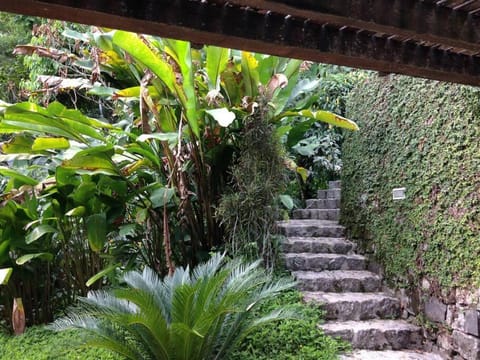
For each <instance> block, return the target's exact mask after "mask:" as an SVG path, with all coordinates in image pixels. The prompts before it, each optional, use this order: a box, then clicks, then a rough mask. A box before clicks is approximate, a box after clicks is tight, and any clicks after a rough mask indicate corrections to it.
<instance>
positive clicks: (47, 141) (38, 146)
mask: <svg viewBox="0 0 480 360" xmlns="http://www.w3.org/2000/svg"><path fill="white" fill-rule="evenodd" d="M69 147H70V142H69V141H68V140H67V139H65V138H63V137H60V138H44V137H38V138H36V139H35V141H34V142H33V145H32V150H33V151H43V150H61V149H68V148H69Z"/></svg>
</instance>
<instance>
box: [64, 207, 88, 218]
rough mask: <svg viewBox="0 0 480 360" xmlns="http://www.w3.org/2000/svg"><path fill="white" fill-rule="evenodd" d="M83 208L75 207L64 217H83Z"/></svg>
mask: <svg viewBox="0 0 480 360" xmlns="http://www.w3.org/2000/svg"><path fill="white" fill-rule="evenodd" d="M85 211H86V209H85V206H77V207H75V208H73V209H72V210H70V211H67V212H66V213H65V216H83V215H84V214H85Z"/></svg>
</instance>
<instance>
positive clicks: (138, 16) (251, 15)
mask: <svg viewBox="0 0 480 360" xmlns="http://www.w3.org/2000/svg"><path fill="white" fill-rule="evenodd" d="M221 3H222V4H219V3H212V2H208V3H207V2H204V1H193V0H175V1H165V0H163V1H162V0H104V1H98V0H83V1H81V0H42V1H34V0H16V1H11V0H0V10H6V11H11V12H16V13H22V14H27V15H38V16H44V17H50V18H57V19H62V20H67V21H73V22H80V23H88V24H92V25H98V26H105V27H110V28H119V29H124V30H129V31H135V32H141V33H147V34H155V35H159V36H163V37H171V38H176V39H183V40H190V41H193V42H196V43H204V44H213V45H217V46H224V47H230V48H237V49H242V50H250V51H256V52H261V53H269V54H273V55H278V56H284V57H291V58H300V59H305V60H312V61H318V62H324V63H333V64H338V65H344V66H350V67H356V68H363V69H370V70H376V71H381V72H388V73H400V74H405V75H411V76H420V77H426V78H430V79H435V80H443V81H450V82H457V83H463V84H468V85H477V86H480V57H478V56H469V55H466V54H463V53H459V52H455V51H454V50H452V49H443V48H441V47H437V46H433V47H432V46H427V45H425V44H422V43H419V42H416V41H414V40H413V39H407V40H405V41H402V40H400V39H399V38H396V37H392V36H389V35H386V34H379V33H377V32H372V31H369V30H359V29H357V28H352V27H348V26H342V25H337V24H331V23H328V22H324V23H322V22H318V21H313V20H311V19H305V18H298V17H292V16H285V15H284V14H282V13H275V12H270V11H264V10H255V9H253V8H248V7H247V8H246V7H243V6H241V5H235V4H223V2H221ZM76 4H81V7H79V6H78V5H76Z"/></svg>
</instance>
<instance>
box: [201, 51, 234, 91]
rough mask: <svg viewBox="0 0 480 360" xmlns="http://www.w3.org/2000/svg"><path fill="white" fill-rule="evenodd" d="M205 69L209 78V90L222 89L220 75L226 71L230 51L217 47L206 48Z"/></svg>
mask: <svg viewBox="0 0 480 360" xmlns="http://www.w3.org/2000/svg"><path fill="white" fill-rule="evenodd" d="M205 53H206V62H205V67H206V70H207V76H208V88H209V89H210V90H219V89H220V74H221V73H222V72H223V71H224V70H225V69H226V67H227V63H228V58H229V56H230V50H229V49H225V48H220V47H217V46H206V47H205Z"/></svg>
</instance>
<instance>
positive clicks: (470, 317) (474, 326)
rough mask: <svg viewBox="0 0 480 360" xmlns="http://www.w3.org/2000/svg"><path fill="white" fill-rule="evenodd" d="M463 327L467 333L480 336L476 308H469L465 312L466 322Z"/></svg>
mask: <svg viewBox="0 0 480 360" xmlns="http://www.w3.org/2000/svg"><path fill="white" fill-rule="evenodd" d="M463 329H464V330H465V332H466V333H467V334H470V335H474V336H479V335H480V332H479V324H478V312H477V310H475V309H469V310H467V311H466V312H465V324H464V327H463Z"/></svg>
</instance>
